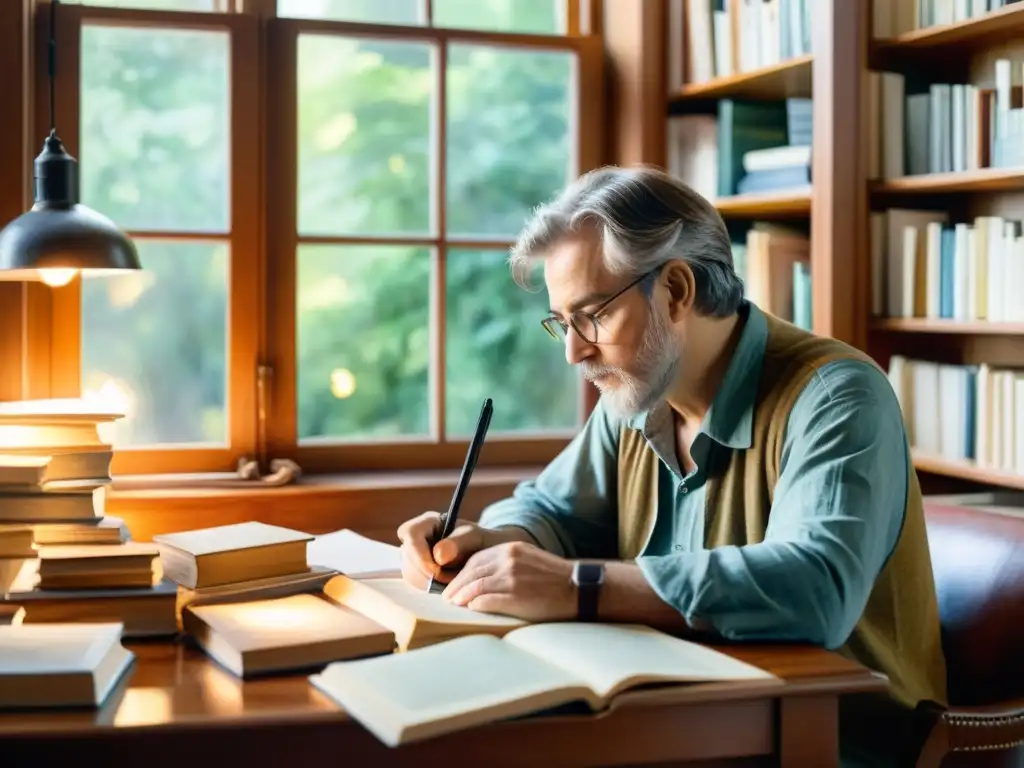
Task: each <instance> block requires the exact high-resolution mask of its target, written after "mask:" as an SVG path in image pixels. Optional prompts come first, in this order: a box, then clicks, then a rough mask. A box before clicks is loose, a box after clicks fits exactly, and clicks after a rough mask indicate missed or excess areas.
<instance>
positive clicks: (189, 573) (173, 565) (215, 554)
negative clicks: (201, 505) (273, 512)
mask: <svg viewBox="0 0 1024 768" xmlns="http://www.w3.org/2000/svg"><path fill="white" fill-rule="evenodd" d="M312 539H313V537H312V536H310V535H309V534H308V533H303V532H302V531H293V530H291V529H289V528H281V527H279V526H276V525H267V524H266V523H259V522H255V521H252V522H247V523H235V524H233V525H221V526H217V527H215V528H202V529H199V530H195V531H183V532H181V533H165V534H161V535H159V536H154V537H153V541H154V542H156V544H157V545H158V546H159V547H160V561H161V563H162V564H163V569H164V574H165V575H166V576H167V578H169V579H171V580H172V581H174V582H176V583H178V584H180V585H181V586H183V587H187V588H188V589H201V588H203V587H214V586H217V585H220V584H232V583H234V582H236V581H252V580H253V579H266V578H270V577H271V576H284V575H285V574H289V573H304V572H307V571H309V566H308V565H307V564H306V545H307V543H308V542H310V541H312Z"/></svg>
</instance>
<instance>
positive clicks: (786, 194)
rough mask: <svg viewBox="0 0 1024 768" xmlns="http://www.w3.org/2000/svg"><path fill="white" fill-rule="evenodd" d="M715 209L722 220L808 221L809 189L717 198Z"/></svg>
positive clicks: (809, 210) (809, 211)
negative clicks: (775, 219) (774, 219)
mask: <svg viewBox="0 0 1024 768" xmlns="http://www.w3.org/2000/svg"><path fill="white" fill-rule="evenodd" d="M715 207H716V208H717V209H718V212H719V213H720V214H722V218H724V219H772V218H778V219H808V218H809V217H810V215H811V188H810V186H808V187H804V188H800V189H793V190H786V191H783V192H765V193H750V194H746V195H733V196H731V197H719V198H716V199H715Z"/></svg>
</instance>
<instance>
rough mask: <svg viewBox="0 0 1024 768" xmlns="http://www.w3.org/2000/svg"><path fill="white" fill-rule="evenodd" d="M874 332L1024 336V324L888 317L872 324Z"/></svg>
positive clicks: (875, 320) (878, 319) (876, 319)
mask: <svg viewBox="0 0 1024 768" xmlns="http://www.w3.org/2000/svg"><path fill="white" fill-rule="evenodd" d="M871 330H873V331H890V332H895V333H957V334H971V335H983V336H1024V323H1003V322H988V321H986V320H978V321H962V320H939V319H935V318H930V317H886V318H875V319H874V320H873V321H872V322H871Z"/></svg>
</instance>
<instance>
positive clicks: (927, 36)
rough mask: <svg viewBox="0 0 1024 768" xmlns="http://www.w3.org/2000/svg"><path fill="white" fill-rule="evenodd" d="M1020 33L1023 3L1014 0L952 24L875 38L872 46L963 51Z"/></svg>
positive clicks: (877, 49) (893, 50)
mask: <svg viewBox="0 0 1024 768" xmlns="http://www.w3.org/2000/svg"><path fill="white" fill-rule="evenodd" d="M1021 33H1024V3H1015V4H1013V5H1007V6H1004V7H1002V8H999V9H997V10H995V11H989V12H988V13H986V14H984V15H981V16H977V17H975V18H971V19H965V20H963V21H957V22H954V23H953V24H939V25H935V26H930V27H924V28H922V29H915V30H912V31H910V32H904V33H903V34H901V35H896V36H895V37H889V38H882V39H876V40H874V41H873V43H872V50H873V52H874V53H877V54H880V55H882V56H885V55H886V54H903V53H905V52H909V51H912V52H923V51H942V50H943V49H950V52H952V51H954V50H956V51H960V52H962V51H964V50H965V49H967V48H976V47H981V46H985V47H987V46H989V45H992V44H993V43H994V42H995V41H997V40H998V39H1000V38H1003V39H1006V38H1010V37H1015V36H1018V35H1020V34H1021Z"/></svg>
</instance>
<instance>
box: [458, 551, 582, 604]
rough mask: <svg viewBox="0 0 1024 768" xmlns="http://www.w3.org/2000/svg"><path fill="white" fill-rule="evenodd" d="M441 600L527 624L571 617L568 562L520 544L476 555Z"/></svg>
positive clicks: (572, 594)
mask: <svg viewBox="0 0 1024 768" xmlns="http://www.w3.org/2000/svg"><path fill="white" fill-rule="evenodd" d="M444 597H445V599H447V600H450V601H451V602H452V603H454V604H456V605H463V606H466V607H467V608H471V609H473V610H475V611H483V612H485V613H501V614H505V615H507V616H515V617H517V618H520V619H526V620H528V621H567V620H571V619H574V618H575V617H576V587H575V586H574V585H573V584H572V562H571V561H569V560H565V559H564V558H561V557H558V556H557V555H552V554H551V553H550V552H545V551H544V550H542V549H540V548H539V547H537V546H534V545H533V544H526V543H524V542H521V541H515V542H509V543H505V544H499V545H497V546H492V547H489V548H487V549H483V550H481V551H478V552H477V553H476V554H474V555H473V556H472V557H470V558H469V560H468V561H467V562H466V564H465V565H464V566H463V568H462V570H461V571H459V573H458V574H457V575H456V576H455V577H454V578H453V579H452V580H451V582H450V583H449V584H448V586H447V587H446V588H445V590H444Z"/></svg>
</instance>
